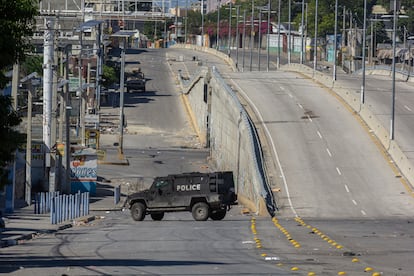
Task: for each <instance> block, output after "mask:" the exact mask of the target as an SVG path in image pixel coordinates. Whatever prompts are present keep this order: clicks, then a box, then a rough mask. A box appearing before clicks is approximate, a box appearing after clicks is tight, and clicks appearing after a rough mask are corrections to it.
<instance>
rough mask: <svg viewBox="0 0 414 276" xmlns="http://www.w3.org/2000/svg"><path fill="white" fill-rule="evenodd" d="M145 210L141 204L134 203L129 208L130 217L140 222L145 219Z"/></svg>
mask: <svg viewBox="0 0 414 276" xmlns="http://www.w3.org/2000/svg"><path fill="white" fill-rule="evenodd" d="M145 213H146V208H145V205H144V204H142V203H141V202H135V203H134V204H133V205H132V207H131V216H132V219H133V220H135V221H142V220H144V218H145Z"/></svg>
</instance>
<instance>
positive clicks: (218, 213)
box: [210, 209, 227, 220]
mask: <svg viewBox="0 0 414 276" xmlns="http://www.w3.org/2000/svg"><path fill="white" fill-rule="evenodd" d="M226 213H227V212H226V209H219V210H213V211H211V213H210V218H211V219H212V220H222V219H224V217H225V216H226Z"/></svg>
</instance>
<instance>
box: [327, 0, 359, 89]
mask: <svg viewBox="0 0 414 276" xmlns="http://www.w3.org/2000/svg"><path fill="white" fill-rule="evenodd" d="M364 1H365V2H366V0H364ZM364 10H365V9H364ZM364 20H365V19H364ZM337 30H338V0H335V31H334V61H333V76H332V80H333V81H336V50H337V48H338V41H337V39H336V36H337Z"/></svg>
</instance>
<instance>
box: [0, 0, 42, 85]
mask: <svg viewBox="0 0 414 276" xmlns="http://www.w3.org/2000/svg"><path fill="white" fill-rule="evenodd" d="M36 14H37V9H36V6H35V1H34V0H13V1H1V2H0V15H1V20H0V30H1V36H0V54H1V59H0V88H3V87H4V86H5V85H6V83H7V82H8V80H7V78H6V77H5V76H4V71H5V70H7V69H8V68H9V67H10V66H11V65H13V64H14V63H16V62H21V61H23V60H24V57H25V53H26V52H27V51H28V50H30V49H31V47H32V46H31V44H30V41H29V37H30V36H32V33H33V27H34V25H35V24H34V16H35V15H36Z"/></svg>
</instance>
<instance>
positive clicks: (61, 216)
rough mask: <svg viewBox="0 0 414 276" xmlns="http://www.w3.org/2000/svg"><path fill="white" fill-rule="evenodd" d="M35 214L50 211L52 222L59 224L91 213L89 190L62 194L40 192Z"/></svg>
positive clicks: (36, 201)
mask: <svg viewBox="0 0 414 276" xmlns="http://www.w3.org/2000/svg"><path fill="white" fill-rule="evenodd" d="M34 206H35V208H34V211H35V214H46V213H50V223H51V224H58V223H61V222H63V221H66V220H72V219H75V218H78V217H82V216H86V215H88V214H89V192H85V193H81V192H80V191H79V192H78V193H76V194H73V195H72V194H70V195H60V194H59V192H47V193H38V194H36V196H35V204H34Z"/></svg>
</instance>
